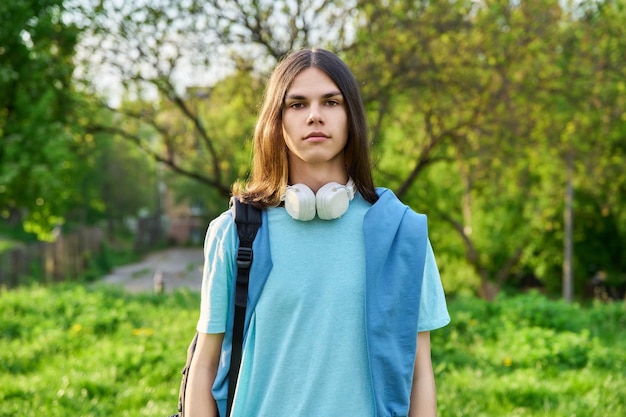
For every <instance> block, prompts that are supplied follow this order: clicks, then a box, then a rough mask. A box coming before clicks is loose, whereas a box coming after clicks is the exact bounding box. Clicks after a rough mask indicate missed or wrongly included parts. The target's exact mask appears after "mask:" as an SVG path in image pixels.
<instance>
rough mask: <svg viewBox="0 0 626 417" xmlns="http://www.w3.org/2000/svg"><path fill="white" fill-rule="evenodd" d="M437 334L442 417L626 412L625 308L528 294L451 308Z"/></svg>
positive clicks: (458, 303)
mask: <svg viewBox="0 0 626 417" xmlns="http://www.w3.org/2000/svg"><path fill="white" fill-rule="evenodd" d="M449 308H450V314H451V316H452V324H451V325H449V326H448V327H446V328H444V329H441V330H437V331H435V332H433V333H432V336H431V338H432V346H433V363H434V366H435V370H436V378H437V386H438V397H439V408H440V415H441V416H455V417H456V416H485V417H486V416H546V417H547V416H571V415H577V416H578V415H580V416H598V417H600V416H618V415H623V414H624V412H626V401H625V400H624V399H623V396H622V395H621V394H620V393H621V392H623V391H624V389H625V388H626V349H625V348H624V346H623V343H622V340H623V338H624V337H625V335H626V314H625V313H626V306H625V305H624V304H623V303H614V304H594V305H592V306H586V307H585V306H581V305H579V304H568V303H565V302H562V301H551V300H549V299H547V298H546V297H544V296H543V295H540V294H537V293H529V294H526V295H520V296H516V297H506V296H500V297H499V298H498V299H497V300H496V301H495V302H491V303H490V302H486V301H484V300H478V299H475V298H467V297H461V298H458V299H454V300H452V301H450V303H449Z"/></svg>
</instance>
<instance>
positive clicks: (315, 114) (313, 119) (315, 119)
mask: <svg viewBox="0 0 626 417" xmlns="http://www.w3.org/2000/svg"><path fill="white" fill-rule="evenodd" d="M310 109H311V111H310V112H309V117H308V118H307V120H306V122H307V124H314V123H322V122H323V119H322V113H321V111H320V108H319V105H316V104H313V105H311V107H310Z"/></svg>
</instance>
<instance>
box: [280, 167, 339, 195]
mask: <svg viewBox="0 0 626 417" xmlns="http://www.w3.org/2000/svg"><path fill="white" fill-rule="evenodd" d="M329 182H337V183H339V184H342V185H343V184H346V183H347V182H348V171H347V170H346V169H331V168H330V167H325V169H299V170H296V169H290V170H289V184H292V185H293V184H304V185H306V186H307V187H309V188H310V189H311V190H312V191H313V192H314V193H317V190H319V189H320V188H321V187H322V186H324V185H326V184H328V183H329Z"/></svg>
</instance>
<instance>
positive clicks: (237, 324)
mask: <svg viewBox="0 0 626 417" xmlns="http://www.w3.org/2000/svg"><path fill="white" fill-rule="evenodd" d="M231 201H232V204H233V205H234V218H235V225H236V226H237V234H238V235H239V249H238V250H237V281H236V284H235V316H234V322H233V342H232V353H231V357H230V370H229V373H228V400H227V407H226V416H225V417H229V416H230V410H231V408H232V405H233V404H232V402H233V397H234V396H235V388H236V386H237V379H238V377H239V366H240V364H241V353H242V352H241V351H242V345H243V327H244V322H245V318H246V306H247V304H248V281H249V276H250V267H251V266H252V242H254V238H255V237H256V234H257V231H258V230H259V227H261V210H260V209H258V208H256V207H254V206H253V205H252V204H246V203H242V202H240V201H239V199H238V198H233V199H232V200H231ZM197 341H198V333H196V334H195V336H194V337H193V339H192V340H191V343H190V344H189V348H188V349H187V361H186V362H185V366H184V367H183V370H182V381H181V384H180V392H179V394H178V413H177V414H174V415H172V416H171V417H185V393H186V389H187V380H188V378H189V366H190V365H191V360H192V358H193V354H194V352H195V350H196V344H197ZM222 417H224V416H222Z"/></svg>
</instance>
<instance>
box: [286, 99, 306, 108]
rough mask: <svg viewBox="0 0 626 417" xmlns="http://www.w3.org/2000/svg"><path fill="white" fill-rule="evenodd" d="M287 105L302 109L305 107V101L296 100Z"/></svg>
mask: <svg viewBox="0 0 626 417" xmlns="http://www.w3.org/2000/svg"><path fill="white" fill-rule="evenodd" d="M287 107H289V108H291V109H302V108H304V107H305V105H304V103H301V102H298V101H296V102H293V103H290V104H289V105H287Z"/></svg>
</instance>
